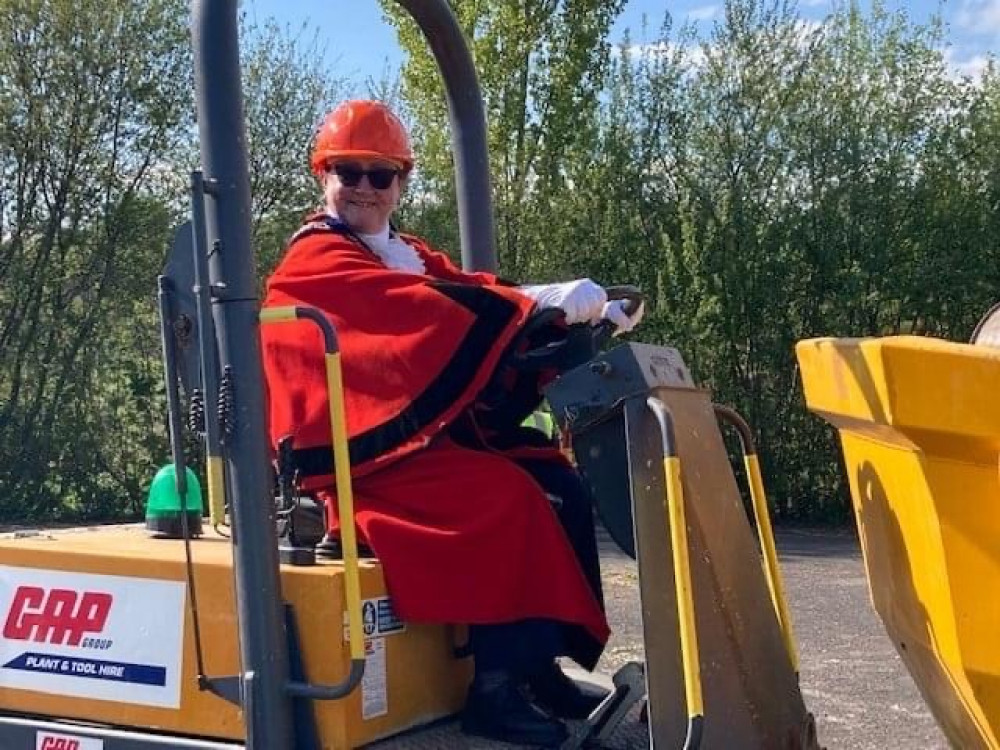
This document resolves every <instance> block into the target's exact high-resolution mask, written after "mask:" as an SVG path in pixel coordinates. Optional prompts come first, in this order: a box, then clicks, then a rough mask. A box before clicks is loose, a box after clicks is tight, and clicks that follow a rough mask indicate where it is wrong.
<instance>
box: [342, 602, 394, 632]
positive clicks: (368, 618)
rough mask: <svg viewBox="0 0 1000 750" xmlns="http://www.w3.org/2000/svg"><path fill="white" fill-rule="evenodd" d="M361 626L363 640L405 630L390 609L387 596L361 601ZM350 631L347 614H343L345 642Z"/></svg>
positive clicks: (390, 605)
mask: <svg viewBox="0 0 1000 750" xmlns="http://www.w3.org/2000/svg"><path fill="white" fill-rule="evenodd" d="M361 626H362V627H363V628H364V631H365V638H381V637H383V636H387V635H393V634H395V633H402V632H403V631H405V630H406V623H405V622H403V621H402V620H400V619H399V618H398V617H397V616H396V613H395V611H393V609H392V600H391V599H390V598H389V597H388V596H380V597H378V598H375V599H363V600H362V602H361ZM350 630H351V629H350V623H349V622H348V620H347V612H344V641H345V642H346V641H348V640H350V636H351V632H350Z"/></svg>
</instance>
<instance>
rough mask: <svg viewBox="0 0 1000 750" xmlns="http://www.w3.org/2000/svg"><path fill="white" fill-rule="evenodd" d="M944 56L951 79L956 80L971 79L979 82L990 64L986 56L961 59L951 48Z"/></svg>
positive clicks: (944, 52)
mask: <svg viewBox="0 0 1000 750" xmlns="http://www.w3.org/2000/svg"><path fill="white" fill-rule="evenodd" d="M943 55H944V62H945V65H947V66H948V71H949V72H950V73H951V77H952V78H955V79H959V78H971V79H972V80H973V81H978V80H979V79H980V78H981V77H982V75H983V71H985V70H986V65H987V63H988V62H989V58H988V57H987V56H986V55H970V56H965V57H961V58H960V57H959V55H958V54H956V52H955V50H954V49H951V48H948V49H946V50H944V51H943Z"/></svg>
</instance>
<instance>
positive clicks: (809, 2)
mask: <svg viewBox="0 0 1000 750" xmlns="http://www.w3.org/2000/svg"><path fill="white" fill-rule="evenodd" d="M829 4H830V0H801V2H800V3H799V5H801V6H802V7H803V8H819V7H820V6H822V5H829Z"/></svg>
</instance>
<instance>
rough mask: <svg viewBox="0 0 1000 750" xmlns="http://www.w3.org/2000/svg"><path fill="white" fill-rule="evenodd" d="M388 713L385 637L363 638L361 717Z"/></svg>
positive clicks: (366, 718)
mask: <svg viewBox="0 0 1000 750" xmlns="http://www.w3.org/2000/svg"><path fill="white" fill-rule="evenodd" d="M387 713H389V696H388V688H387V679H386V666H385V639H383V638H366V639H365V674H364V677H362V678H361V718H362V719H364V720H366V721H367V720H368V719H374V718H375V717H376V716H385V715H386V714H387Z"/></svg>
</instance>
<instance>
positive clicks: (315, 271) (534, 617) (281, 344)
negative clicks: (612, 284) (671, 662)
mask: <svg viewBox="0 0 1000 750" xmlns="http://www.w3.org/2000/svg"><path fill="white" fill-rule="evenodd" d="M413 164H414V159H413V154H412V153H411V149H410V143H409V138H408V135H407V133H406V130H405V128H404V127H403V125H402V124H401V122H400V121H399V120H398V119H397V118H396V116H395V115H394V114H393V113H392V112H391V111H390V110H389V109H388V108H387V107H386V106H385V105H384V104H382V103H380V102H373V101H348V102H345V103H343V104H341V105H340V106H339V107H337V108H336V109H334V110H333V111H332V112H330V113H329V114H328V115H327V116H326V118H325V120H324V121H323V123H322V125H321V127H320V129H319V131H318V133H317V135H316V139H315V143H314V148H313V151H312V156H311V167H312V170H313V172H314V173H315V175H316V176H317V178H318V179H319V181H320V183H321V185H322V190H323V198H324V206H323V209H322V211H321V212H319V213H317V214H315V215H313V216H311V217H309V218H308V219H307V220H306V222H305V224H304V225H303V226H302V227H301V229H299V231H298V232H297V233H296V234H295V235H294V236H293V237H292V239H291V241H290V243H289V245H288V248H287V251H286V253H285V255H284V257H283V259H282V260H281V262H280V264H279V265H278V267H277V269H276V270H275V271H274V273H273V275H272V276H271V277H270V278H269V280H268V282H267V294H266V301H265V307H267V306H284V305H308V306H313V307H316V308H318V309H320V310H322V311H323V312H324V313H325V314H326V315H327V316H328V317H329V319H330V321H331V322H332V323H333V325H334V326H335V327H336V330H337V336H338V340H339V345H340V351H341V353H342V366H343V387H344V398H345V410H346V420H347V428H348V435H349V442H350V456H351V464H352V477H353V486H354V502H355V522H356V524H357V528H358V532H359V536H360V538H361V540H362V541H363V542H365V543H366V544H367V545H368V546H369V547H370V548H371V549H372V550H373V551H374V552H375V554H376V555H377V556H378V558H379V559H380V561H381V563H382V566H383V570H384V574H385V579H386V584H387V586H388V590H389V593H390V595H391V597H392V599H393V605H394V607H395V609H396V611H397V613H398V615H399V616H400V617H401V618H402V619H403V620H405V621H411V622H427V623H463V624H468V625H469V645H470V648H471V651H472V654H473V656H474V659H475V671H474V678H473V682H472V685H471V687H470V689H469V694H468V700H467V702H466V706H465V709H464V711H463V714H462V727H463V729H464V731H466V732H467V733H469V734H474V735H480V736H483V737H489V738H492V739H499V740H504V741H509V742H515V743H522V744H531V745H542V746H554V745H558V744H559V743H561V742H562V740H563V739H564V738H565V737H566V736H567V731H566V728H565V725H564V724H563V723H562V721H561V720H560V719H576V718H583V717H585V716H587V715H588V714H589V713H590V711H591V710H592V709H594V708H595V707H596V706H597V704H598V703H599V702H600V700H601V699H602V698H603V693H602V692H601V691H599V690H596V689H591V688H589V686H580V685H578V684H577V683H575V682H574V681H572V680H571V679H569V678H568V677H567V676H566V675H565V674H564V673H563V672H562V671H561V669H560V667H559V666H558V664H557V661H556V659H557V657H561V656H566V657H570V658H572V659H573V660H575V661H576V662H577V663H579V664H580V665H582V666H583V667H585V668H587V669H593V668H594V666H595V665H596V663H597V660H598V658H599V656H600V655H601V652H602V650H603V648H604V645H605V643H606V641H607V638H608V635H609V629H608V624H607V621H606V619H605V616H604V611H603V599H602V592H601V580H600V568H599V564H598V556H597V546H596V542H595V536H594V526H593V513H592V505H591V499H590V497H589V494H588V491H587V489H586V488H585V486H584V484H583V482H582V481H581V479H580V477H579V476H578V474H577V473H576V471H575V469H574V468H573V466H572V465H571V464H570V463H569V461H567V459H566V458H565V457H564V456H563V455H562V453H561V452H560V451H559V450H558V448H557V447H556V446H554V445H553V443H552V442H551V440H550V439H548V438H547V437H545V436H544V435H543V434H542V433H541V432H539V431H537V430H532V429H529V428H524V427H521V426H520V423H521V420H522V419H523V418H524V417H525V416H526V414H528V413H530V412H531V410H532V409H533V408H534V407H535V406H537V405H538V404H539V403H540V400H541V397H540V395H539V393H540V391H539V388H540V386H541V385H542V383H540V382H538V380H539V376H538V375H537V374H534V375H530V376H521V377H517V375H516V374H512V373H508V372H504V368H503V364H502V363H503V361H504V357H505V353H506V352H508V350H509V349H510V347H512V346H514V345H515V344H516V342H517V339H518V335H519V332H521V331H522V329H523V328H524V326H525V323H526V321H528V320H529V318H530V317H531V316H532V314H533V312H535V311H537V310H539V309H542V308H549V307H558V308H561V309H562V310H564V311H565V319H566V323H567V324H572V323H581V322H586V321H596V320H599V319H601V318H602V316H603V317H604V318H607V319H609V320H611V321H612V322H613V323H615V324H616V325H617V326H619V327H620V328H622V329H627V330H630V329H631V328H632V327H633V326H634V325H635V324H636V323H637V322H638V320H637V318H638V316H639V315H641V312H640V313H638V314H637V315H634V316H633V317H632V318H629V317H628V316H627V315H626V314H625V312H624V310H623V306H622V304H621V303H620V302H611V303H608V302H607V297H606V294H605V291H604V289H602V288H601V287H600V286H598V285H597V284H595V283H594V282H592V281H590V280H589V279H580V280H576V281H571V282H568V283H564V284H553V285H536V286H520V287H518V286H514V285H511V284H507V283H505V282H503V281H501V280H500V279H498V278H497V277H496V276H495V275H493V274H491V273H466V272H463V271H461V270H459V269H458V268H457V267H456V266H455V265H454V264H453V263H452V262H451V261H450V260H449V259H448V257H447V256H446V255H444V254H443V253H441V252H437V251H435V250H433V249H432V248H431V247H430V246H429V245H428V243H427V242H425V241H424V240H422V239H419V238H417V237H414V236H410V235H405V234H400V233H398V232H397V231H396V229H395V228H394V227H393V226H392V225H391V224H390V217H391V216H392V214H393V211H394V210H395V209H396V207H397V204H398V201H399V197H400V193H401V191H402V190H403V189H404V188H405V185H406V181H407V177H408V175H409V173H410V170H411V169H412V168H413ZM262 336H263V351H264V363H265V372H266V376H267V384H268V391H269V400H270V407H269V408H270V430H271V437H272V440H273V442H274V443H275V444H277V442H278V441H279V440H280V439H281V438H283V437H285V436H287V435H293V436H294V451H293V457H294V461H295V465H296V467H297V468H298V469H299V471H300V472H301V475H302V476H305V477H307V479H305V480H304V482H303V488H304V489H305V490H309V491H311V492H313V493H314V495H315V496H316V497H317V498H318V499H319V500H321V501H322V503H323V505H324V507H325V513H326V517H327V528H328V529H329V530H331V531H332V532H336V530H337V529H338V524H339V523H341V519H339V518H338V517H337V513H336V508H337V505H336V498H335V495H334V482H333V478H332V472H333V469H332V461H331V459H330V449H329V446H330V442H331V437H330V430H329V418H328V413H329V412H328V405H327V383H326V377H325V371H324V362H323V345H322V341H321V339H320V337H319V334H318V332H317V331H314V330H313V328H311V327H310V326H308V325H303V324H290V325H286V326H268V327H265V328H264V329H263V332H262ZM526 378H527V379H528V380H529V381H530V383H529V385H530V387H528V388H526V387H525V386H524V381H525V379H526ZM498 393H499V394H500V395H499V396H498V395H497V394H498ZM525 394H528V395H525ZM487 396H488V397H487ZM518 402H520V403H518Z"/></svg>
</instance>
